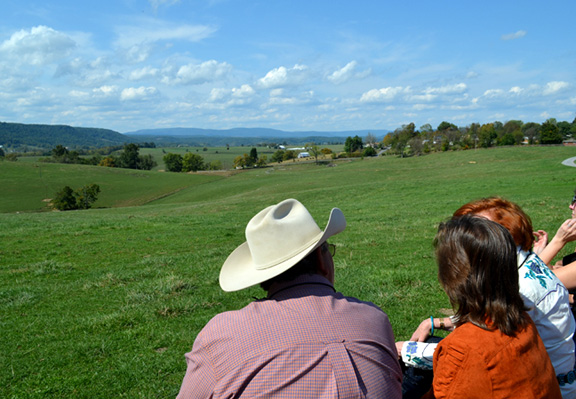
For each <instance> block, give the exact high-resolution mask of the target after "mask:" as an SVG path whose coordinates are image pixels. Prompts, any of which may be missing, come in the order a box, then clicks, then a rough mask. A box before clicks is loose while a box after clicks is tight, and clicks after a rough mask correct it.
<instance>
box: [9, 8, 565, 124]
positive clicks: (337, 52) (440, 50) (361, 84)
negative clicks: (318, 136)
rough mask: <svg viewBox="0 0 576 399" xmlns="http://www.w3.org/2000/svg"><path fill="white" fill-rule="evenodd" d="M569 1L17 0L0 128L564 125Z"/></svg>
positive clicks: (11, 14)
mask: <svg viewBox="0 0 576 399" xmlns="http://www.w3.org/2000/svg"><path fill="white" fill-rule="evenodd" d="M574 15H576V1H574V0H562V1H559V0H548V1H542V0H537V1H533V0H524V1H502V0H499V1H493V0H484V1H476V2H469V1H462V0H457V1H456V0H439V1H429V0H428V1H420V0H417V1H392V0H370V1H368V0H358V1H344V0H330V1H327V0H98V1H94V0H85V1H78V0H73V1H72V0H42V1H40V0H20V1H9V2H4V3H3V5H2V24H1V25H0V121H3V122H17V123H46V124H67V125H73V126H85V127H101V128H107V129H113V130H116V131H119V132H122V133H125V132H129V131H134V130H138V129H152V128H162V127H197V128H212V129H228V128H233V127H270V128H276V129H282V130H292V131H301V130H319V131H334V130H355V129H362V130H364V129H390V130H394V129H396V128H398V127H400V126H401V125H403V124H407V123H410V122H414V123H415V124H416V127H420V126H422V125H424V124H426V123H429V124H431V125H432V126H433V127H437V126H438V124H440V122H442V121H448V122H451V123H454V124H456V125H458V126H466V125H468V124H470V123H473V122H478V123H487V122H493V121H496V120H498V121H501V122H506V121H508V120H511V119H520V120H523V121H525V122H543V121H545V120H546V119H548V118H556V119H557V120H567V121H569V122H572V121H573V120H574V118H575V117H576V28H575V26H574Z"/></svg>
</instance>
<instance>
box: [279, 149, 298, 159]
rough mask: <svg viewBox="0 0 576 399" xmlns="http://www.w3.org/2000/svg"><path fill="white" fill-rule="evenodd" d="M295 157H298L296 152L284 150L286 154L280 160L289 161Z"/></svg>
mask: <svg viewBox="0 0 576 399" xmlns="http://www.w3.org/2000/svg"><path fill="white" fill-rule="evenodd" d="M297 156H298V154H296V151H294V150H286V152H284V157H283V158H282V159H283V160H284V161H289V160H291V159H296V157H297Z"/></svg>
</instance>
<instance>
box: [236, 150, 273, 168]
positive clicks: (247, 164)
mask: <svg viewBox="0 0 576 399" xmlns="http://www.w3.org/2000/svg"><path fill="white" fill-rule="evenodd" d="M266 160H267V157H266V155H264V156H262V157H259V156H258V151H257V150H256V148H255V147H252V149H250V154H244V155H238V156H237V157H236V158H234V167H235V168H236V169H238V168H240V169H242V168H254V167H257V168H258V167H263V166H266Z"/></svg>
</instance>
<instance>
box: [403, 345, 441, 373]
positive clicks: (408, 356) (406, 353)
mask: <svg viewBox="0 0 576 399" xmlns="http://www.w3.org/2000/svg"><path fill="white" fill-rule="evenodd" d="M437 346H438V344H436V343H426V342H416V341H407V342H405V343H404V345H403V346H402V361H403V362H404V364H405V365H407V366H410V367H416V368H418V369H424V370H432V364H433V358H434V351H435V350H436V347H437Z"/></svg>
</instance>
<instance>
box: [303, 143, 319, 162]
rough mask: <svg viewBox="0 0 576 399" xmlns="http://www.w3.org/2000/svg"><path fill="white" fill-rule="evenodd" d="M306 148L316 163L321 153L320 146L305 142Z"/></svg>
mask: <svg viewBox="0 0 576 399" xmlns="http://www.w3.org/2000/svg"><path fill="white" fill-rule="evenodd" d="M306 149H307V150H308V151H309V152H310V155H312V156H313V157H314V159H315V160H316V163H318V156H319V155H320V154H321V153H322V151H321V150H320V147H318V146H317V145H316V144H315V143H308V144H306Z"/></svg>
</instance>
